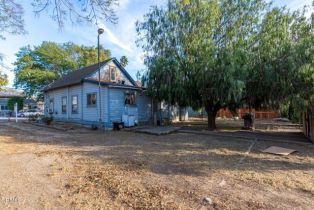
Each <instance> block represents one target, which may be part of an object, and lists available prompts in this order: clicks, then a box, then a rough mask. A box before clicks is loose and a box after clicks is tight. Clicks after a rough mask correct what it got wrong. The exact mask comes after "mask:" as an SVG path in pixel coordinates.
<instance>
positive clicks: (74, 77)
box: [44, 58, 136, 91]
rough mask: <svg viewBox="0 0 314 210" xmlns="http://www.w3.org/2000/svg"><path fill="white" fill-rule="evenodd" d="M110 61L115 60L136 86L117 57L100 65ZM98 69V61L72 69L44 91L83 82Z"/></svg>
mask: <svg viewBox="0 0 314 210" xmlns="http://www.w3.org/2000/svg"><path fill="white" fill-rule="evenodd" d="M110 61H113V62H115V64H116V65H117V66H118V67H119V68H120V69H121V71H122V72H123V73H124V74H125V76H126V77H127V78H128V79H129V80H130V82H131V83H132V84H133V85H134V86H136V83H135V81H134V80H133V78H132V77H131V76H130V75H129V73H128V72H127V71H126V70H125V69H124V68H123V66H122V65H121V64H120V63H119V62H118V61H117V59H115V58H110V59H108V60H105V61H103V62H100V67H102V66H104V65H106V64H107V63H109V62H110ZM97 70H98V63H96V64H93V65H91V66H87V67H83V68H80V69H78V70H75V71H72V72H70V73H69V74H67V75H65V76H63V77H62V78H60V79H58V80H56V81H54V82H53V83H51V84H49V85H48V86H47V87H46V88H45V89H44V91H48V90H53V89H58V88H62V87H68V86H72V85H76V84H80V83H81V82H83V80H84V79H85V78H86V77H87V76H89V75H91V74H93V73H94V72H96V71H97Z"/></svg>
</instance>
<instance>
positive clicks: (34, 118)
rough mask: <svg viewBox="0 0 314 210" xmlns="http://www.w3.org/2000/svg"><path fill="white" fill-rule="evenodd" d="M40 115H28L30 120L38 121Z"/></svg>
mask: <svg viewBox="0 0 314 210" xmlns="http://www.w3.org/2000/svg"><path fill="white" fill-rule="evenodd" d="M38 117H39V116H38V115H29V116H28V121H33V122H34V121H37V120H38Z"/></svg>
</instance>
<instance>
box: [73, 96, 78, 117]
mask: <svg viewBox="0 0 314 210" xmlns="http://www.w3.org/2000/svg"><path fill="white" fill-rule="evenodd" d="M72 113H73V114H77V113H78V101H77V96H72Z"/></svg>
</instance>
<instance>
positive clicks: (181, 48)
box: [137, 0, 314, 129]
mask: <svg viewBox="0 0 314 210" xmlns="http://www.w3.org/2000/svg"><path fill="white" fill-rule="evenodd" d="M311 21H312V22H311ZM137 31H138V34H139V37H140V38H139V40H138V44H139V45H140V46H141V47H142V48H143V50H144V51H145V55H146V58H145V64H146V66H147V67H148V71H147V73H146V75H144V77H143V82H144V84H146V86H147V88H148V92H149V93H150V94H151V95H152V96H153V97H155V98H156V99H158V100H160V101H161V100H164V101H166V102H167V103H171V104H178V105H180V106H187V105H189V106H192V107H194V108H200V107H205V110H206V111H207V113H208V127H209V128H210V129H214V128H215V127H216V124H215V116H216V113H217V112H218V110H219V109H221V108H223V107H229V108H230V109H234V108H235V107H237V106H239V105H240V104H243V103H246V104H247V105H249V106H253V107H256V106H261V105H263V104H264V105H276V104H278V103H280V102H282V101H284V100H286V99H287V98H289V97H291V95H292V93H293V94H297V93H300V90H301V86H302V85H303V86H308V85H310V86H311V88H312V87H313V85H314V84H313V83H311V81H310V80H311V79H310V78H311V76H309V75H313V64H310V63H309V62H312V61H313V59H312V60H310V57H309V56H311V55H310V54H307V53H301V54H299V53H300V51H301V49H300V50H299V53H298V52H297V51H298V48H302V50H305V52H308V51H309V50H310V49H311V48H312V47H313V39H312V38H310V37H313V15H312V19H311V20H310V19H308V18H306V16H305V13H304V12H300V11H297V12H289V11H287V10H286V9H285V8H273V7H271V4H269V3H267V2H266V1H263V0H240V1H236V2H233V3H230V1H228V0H211V1H203V0H186V1H168V4H167V7H165V8H158V7H153V8H152V9H151V11H150V12H149V13H147V14H146V15H145V17H144V21H143V22H138V23H137ZM296 36H297V37H296ZM305 40H307V41H305ZM302 43H303V44H302ZM304 47H305V48H306V49H305V48H304ZM311 58H312V57H311ZM301 60H303V62H305V63H304V64H303V65H304V67H302V68H301V66H302V62H301ZM301 69H303V70H301ZM302 71H303V72H306V74H309V75H307V78H308V79H307V80H305V78H306V77H304V75H303V76H302V74H303V73H302ZM296 78H299V79H298V80H296ZM297 81H298V82H299V84H296V83H297ZM306 81H307V83H306ZM306 92H307V91H306Z"/></svg>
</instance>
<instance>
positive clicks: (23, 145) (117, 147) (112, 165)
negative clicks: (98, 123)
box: [0, 125, 314, 209]
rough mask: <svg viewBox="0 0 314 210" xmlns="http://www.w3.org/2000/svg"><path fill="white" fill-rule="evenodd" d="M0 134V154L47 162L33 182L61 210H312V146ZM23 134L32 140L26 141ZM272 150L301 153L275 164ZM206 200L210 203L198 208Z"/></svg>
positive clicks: (187, 137)
mask: <svg viewBox="0 0 314 210" xmlns="http://www.w3.org/2000/svg"><path fill="white" fill-rule="evenodd" d="M2 129H4V130H6V129H7V130H10V134H7V135H6V136H1V137H0V152H5V153H6V154H10V155H11V156H12V157H14V158H15V159H17V160H19V161H21V162H22V163H23V159H21V158H20V159H18V158H19V157H18V156H17V154H20V153H23V154H24V153H27V154H32V155H33V156H34V158H35V159H36V162H38V163H40V162H41V161H45V160H50V162H47V161H46V164H47V167H48V168H47V169H45V173H44V174H42V173H38V171H34V174H35V175H36V176H38V177H39V178H40V176H46V178H47V179H49V180H50V181H51V182H52V183H55V185H56V187H57V188H58V189H59V191H58V193H55V195H56V197H57V199H55V200H54V201H56V202H57V203H58V204H60V206H59V207H60V208H61V209H67V208H71V209H294V208H301V209H313V207H314V201H313V199H312V198H313V195H314V155H313V151H314V146H313V145H293V144H287V143H278V142H277V143H274V142H259V141H258V142H257V143H256V145H254V147H253V149H252V151H251V153H249V154H247V153H246V152H247V149H248V148H249V147H250V145H251V144H252V142H253V140H250V139H239V138H229V137H227V138H226V137H217V136H204V135H192V134H182V133H176V134H171V135H167V136H149V135H145V134H138V133H129V132H110V133H99V132H92V131H89V132H88V133H84V134H82V133H79V132H78V133H76V132H71V133H67V132H62V131H54V130H52V131H49V130H39V131H38V130H36V127H34V126H31V125H23V130H19V129H18V128H16V126H15V127H11V126H7V127H6V128H5V127H4V128H3V127H2ZM25 130H29V131H32V130H33V132H29V133H28V134H27V137H25V138H24V137H23V134H24V133H25ZM45 137H47V138H45ZM47 139H49V141H47ZM270 145H275V146H286V147H288V148H289V147H293V148H295V149H297V150H298V151H299V153H297V154H292V155H290V156H288V157H281V156H274V155H270V154H264V153H261V152H260V150H262V149H264V148H265V147H267V146H270ZM0 155H1V153H0ZM33 156H32V157H33ZM240 160H243V161H242V162H241V163H240ZM12 170H19V168H16V169H14V168H13V169H12ZM0 174H1V173H0ZM35 175H34V176H35ZM0 178H2V179H3V177H0ZM33 178H36V177H33ZM221 183H223V184H221ZM13 187H14V186H13ZM25 190H27V189H25ZM36 190H47V189H45V188H43V189H36ZM204 197H210V198H211V199H212V201H213V203H212V204H211V205H210V204H208V203H204V202H203V198H204ZM47 199H50V198H42V197H41V200H40V203H41V205H42V206H45V203H49V205H50V204H51V201H49V202H48V201H47ZM34 202H36V201H34ZM66 204H67V205H69V206H66ZM51 205H52V204H51ZM0 207H1V205H0ZM19 207H20V208H23V206H19Z"/></svg>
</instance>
